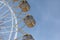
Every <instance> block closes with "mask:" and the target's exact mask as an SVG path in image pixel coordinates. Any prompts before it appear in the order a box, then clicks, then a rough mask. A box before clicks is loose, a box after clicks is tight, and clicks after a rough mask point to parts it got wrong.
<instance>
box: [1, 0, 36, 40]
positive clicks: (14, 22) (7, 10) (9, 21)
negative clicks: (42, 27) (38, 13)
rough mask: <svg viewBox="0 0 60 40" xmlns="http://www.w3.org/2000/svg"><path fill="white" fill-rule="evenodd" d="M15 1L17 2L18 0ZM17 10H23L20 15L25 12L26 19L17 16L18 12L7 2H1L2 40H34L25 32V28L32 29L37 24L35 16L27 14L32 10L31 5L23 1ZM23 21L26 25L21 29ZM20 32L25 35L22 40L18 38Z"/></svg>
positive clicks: (3, 0)
mask: <svg viewBox="0 0 60 40" xmlns="http://www.w3.org/2000/svg"><path fill="white" fill-rule="evenodd" d="M10 1H11V0H10ZM13 1H14V2H17V1H18V0H13ZM17 8H20V9H21V12H20V15H22V14H23V12H24V13H25V14H24V17H21V18H20V17H19V16H16V12H15V11H14V10H13V9H12V6H10V5H9V2H7V1H6V0H1V1H0V40H34V38H33V37H32V35H31V34H29V33H27V32H25V31H24V30H23V28H24V27H25V26H27V27H28V28H32V27H34V26H35V24H36V22H35V20H34V18H33V16H32V15H30V14H27V12H28V11H29V10H30V5H29V4H28V2H27V1H26V0H21V1H19V5H18V6H17ZM18 15H19V14H18ZM18 19H20V20H18ZM21 21H24V24H23V26H22V27H19V25H20V22H21ZM18 32H21V33H22V34H23V36H22V39H20V37H19V38H18V37H17V34H18ZM12 36H13V37H12Z"/></svg>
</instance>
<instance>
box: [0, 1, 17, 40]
mask: <svg viewBox="0 0 60 40" xmlns="http://www.w3.org/2000/svg"><path fill="white" fill-rule="evenodd" d="M5 2H6V1H0V3H3V4H4V5H6V6H7V7H8V8H9V10H10V12H11V16H12V28H11V31H13V27H14V26H13V20H14V19H15V24H17V18H16V16H15V14H13V13H14V12H13V10H12V9H11V7H10V6H9V5H8V4H7V3H5ZM13 17H14V18H13ZM17 27H18V26H17ZM16 30H17V28H16ZM11 36H12V32H10V36H9V39H8V40H10V39H11ZM16 38H17V32H16V33H15V37H14V39H16Z"/></svg>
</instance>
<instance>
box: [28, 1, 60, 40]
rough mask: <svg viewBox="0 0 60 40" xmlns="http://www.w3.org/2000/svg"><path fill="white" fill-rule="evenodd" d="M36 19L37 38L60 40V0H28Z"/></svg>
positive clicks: (35, 36) (35, 32)
mask: <svg viewBox="0 0 60 40" xmlns="http://www.w3.org/2000/svg"><path fill="white" fill-rule="evenodd" d="M28 2H29V3H30V5H31V10H30V11H29V13H30V14H32V15H33V16H34V18H35V19H36V23H37V24H36V26H35V29H33V30H34V32H33V31H32V34H33V35H34V38H35V40H60V0H28Z"/></svg>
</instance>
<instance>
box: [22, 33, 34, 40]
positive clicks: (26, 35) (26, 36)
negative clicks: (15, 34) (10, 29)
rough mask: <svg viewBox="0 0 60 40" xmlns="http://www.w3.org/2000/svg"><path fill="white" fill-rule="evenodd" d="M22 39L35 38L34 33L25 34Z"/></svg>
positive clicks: (30, 39)
mask: <svg viewBox="0 0 60 40" xmlns="http://www.w3.org/2000/svg"><path fill="white" fill-rule="evenodd" d="M22 40H34V38H33V37H32V35H30V34H25V35H24V36H23V38H22Z"/></svg>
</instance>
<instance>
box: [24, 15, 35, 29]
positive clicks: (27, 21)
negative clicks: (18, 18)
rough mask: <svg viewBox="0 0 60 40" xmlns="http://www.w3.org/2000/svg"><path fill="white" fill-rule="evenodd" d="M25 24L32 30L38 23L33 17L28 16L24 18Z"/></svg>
mask: <svg viewBox="0 0 60 40" xmlns="http://www.w3.org/2000/svg"><path fill="white" fill-rule="evenodd" d="M24 23H25V24H26V25H27V27H29V28H32V27H34V26H35V24H36V22H35V19H34V18H33V16H32V15H26V17H25V18H24Z"/></svg>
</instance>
